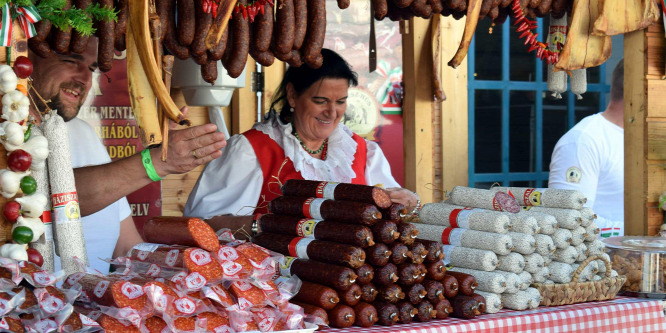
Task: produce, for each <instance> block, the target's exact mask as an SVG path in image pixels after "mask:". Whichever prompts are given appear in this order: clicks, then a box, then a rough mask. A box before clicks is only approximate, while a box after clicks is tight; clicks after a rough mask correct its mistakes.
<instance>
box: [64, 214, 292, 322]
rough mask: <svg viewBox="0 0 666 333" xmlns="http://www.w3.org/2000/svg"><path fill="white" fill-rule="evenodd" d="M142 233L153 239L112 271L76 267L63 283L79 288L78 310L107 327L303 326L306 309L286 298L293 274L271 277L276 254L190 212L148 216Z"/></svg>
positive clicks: (116, 262) (117, 260)
mask: <svg viewBox="0 0 666 333" xmlns="http://www.w3.org/2000/svg"><path fill="white" fill-rule="evenodd" d="M144 239H145V240H147V241H150V242H153V243H143V244H139V245H137V246H136V247H135V248H134V249H132V250H131V251H130V252H129V254H128V256H127V257H123V258H118V259H114V260H113V261H112V263H113V264H114V265H116V267H117V268H119V269H118V270H117V271H116V272H115V273H112V274H110V275H108V276H103V275H99V274H91V273H75V274H71V275H69V276H68V277H67V279H66V281H65V283H64V287H66V288H69V289H70V290H80V291H82V296H81V297H79V299H78V301H77V303H76V304H75V306H76V307H75V308H76V309H77V311H79V312H81V313H84V314H86V315H87V316H88V317H89V318H92V319H95V320H97V322H98V323H99V325H100V326H101V327H102V328H103V329H105V330H106V331H107V332H139V331H141V332H160V333H161V332H201V331H212V332H244V331H251V330H261V331H263V332H266V331H280V330H290V329H301V328H304V316H305V314H304V312H303V309H302V308H300V307H299V306H296V305H294V304H291V303H289V302H288V301H289V299H290V298H291V297H292V296H293V295H294V294H295V292H296V290H297V288H298V281H297V280H296V279H295V278H294V279H291V280H286V281H282V283H281V284H279V285H277V284H276V283H274V282H273V281H272V278H273V276H274V274H275V271H276V270H277V260H276V258H275V256H276V254H274V253H271V252H269V251H267V250H266V249H263V248H261V247H259V246H257V245H255V244H252V243H246V242H242V241H236V240H234V239H233V236H231V232H230V231H229V230H226V231H224V232H222V233H221V235H220V236H219V239H218V235H216V234H215V232H214V231H213V229H212V228H211V227H210V226H208V224H206V223H205V222H203V221H201V220H199V219H196V218H188V217H156V218H153V219H151V220H150V221H149V222H148V223H147V224H146V225H145V227H144ZM156 243H167V244H175V245H161V244H156ZM122 268H124V270H123V269H122Z"/></svg>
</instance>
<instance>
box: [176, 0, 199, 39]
mask: <svg viewBox="0 0 666 333" xmlns="http://www.w3.org/2000/svg"><path fill="white" fill-rule="evenodd" d="M176 4H177V6H178V10H177V11H176V13H177V15H178V26H177V31H178V42H179V43H180V45H182V46H185V47H188V46H190V44H192V41H193V40H194V30H195V25H196V14H195V8H194V0H178V2H176Z"/></svg>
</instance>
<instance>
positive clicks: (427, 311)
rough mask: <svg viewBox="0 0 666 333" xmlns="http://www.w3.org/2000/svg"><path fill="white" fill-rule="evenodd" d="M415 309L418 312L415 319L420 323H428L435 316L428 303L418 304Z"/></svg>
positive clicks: (433, 309) (432, 308)
mask: <svg viewBox="0 0 666 333" xmlns="http://www.w3.org/2000/svg"><path fill="white" fill-rule="evenodd" d="M416 309H417V310H418V311H419V312H418V314H416V319H417V320H418V321H420V322H423V323H425V322H428V321H430V320H431V319H433V318H435V317H436V316H437V313H436V311H435V308H434V307H433V306H432V304H430V302H428V301H423V302H421V303H419V305H418V306H417V307H416Z"/></svg>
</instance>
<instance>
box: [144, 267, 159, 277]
mask: <svg viewBox="0 0 666 333" xmlns="http://www.w3.org/2000/svg"><path fill="white" fill-rule="evenodd" d="M161 271H162V269H161V268H160V266H158V265H155V264H150V267H148V270H147V271H146V275H148V276H150V277H155V276H157V275H159V274H160V272H161Z"/></svg>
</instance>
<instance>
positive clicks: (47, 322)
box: [35, 319, 58, 332]
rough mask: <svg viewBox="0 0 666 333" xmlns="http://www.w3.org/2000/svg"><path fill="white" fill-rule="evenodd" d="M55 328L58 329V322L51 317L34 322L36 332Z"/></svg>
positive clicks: (50, 330)
mask: <svg viewBox="0 0 666 333" xmlns="http://www.w3.org/2000/svg"><path fill="white" fill-rule="evenodd" d="M56 329H58V324H56V322H55V320H52V319H44V320H41V321H39V322H37V323H35V330H37V332H52V331H55V330H56Z"/></svg>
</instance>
